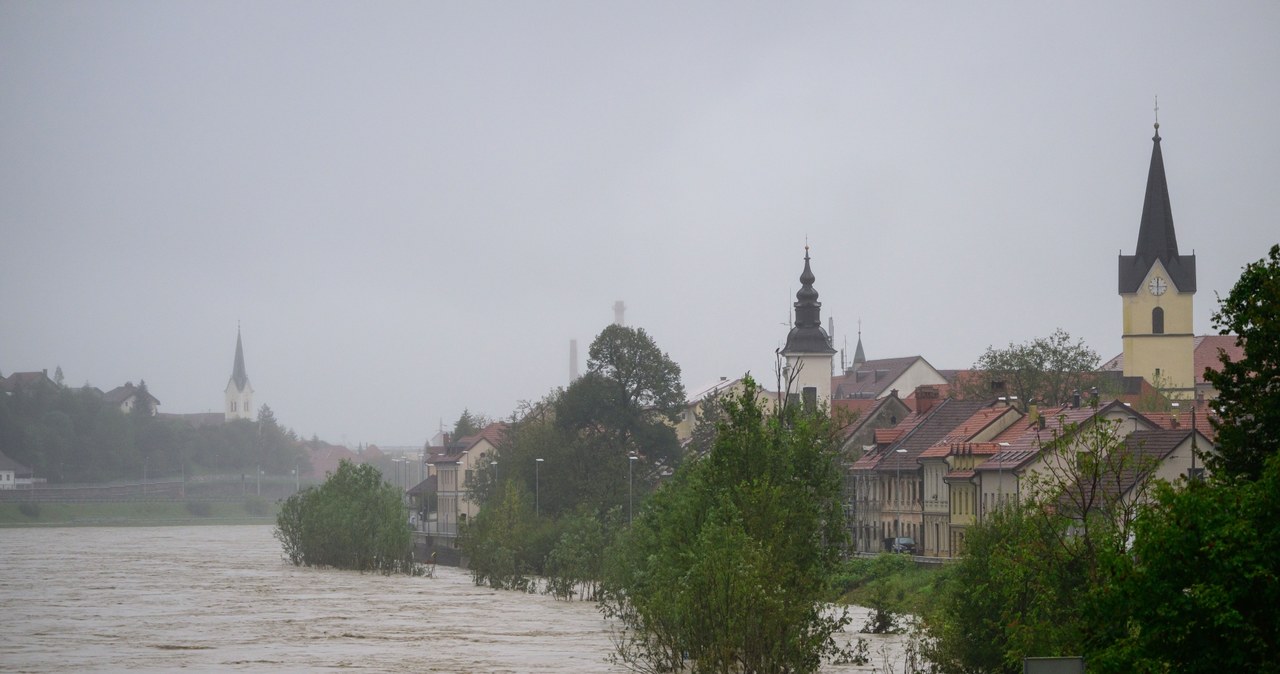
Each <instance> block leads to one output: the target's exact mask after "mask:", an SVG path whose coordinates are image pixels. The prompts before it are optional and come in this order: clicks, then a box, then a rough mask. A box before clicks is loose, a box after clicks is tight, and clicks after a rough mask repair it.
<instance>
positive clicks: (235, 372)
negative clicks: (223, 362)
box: [231, 326, 249, 389]
mask: <svg viewBox="0 0 1280 674" xmlns="http://www.w3.org/2000/svg"><path fill="white" fill-rule="evenodd" d="M231 381H233V382H235V384H236V388H238V389H243V388H244V386H245V384H248V383H249V375H248V374H246V373H245V371H244V344H243V343H242V342H241V341H240V328H239V327H238V326H237V327H236V361H235V364H234V365H233V366H232V367H231Z"/></svg>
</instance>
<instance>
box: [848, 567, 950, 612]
mask: <svg viewBox="0 0 1280 674" xmlns="http://www.w3.org/2000/svg"><path fill="white" fill-rule="evenodd" d="M946 576H947V567H946V566H943V565H935V564H917V563H915V562H914V561H913V560H912V559H911V558H910V557H908V556H906V555H895V554H891V553H884V554H882V555H879V556H876V557H858V558H854V559H850V560H848V561H846V562H845V563H844V565H843V568H841V570H840V573H839V574H838V575H837V577H836V589H837V592H838V593H839V594H840V598H839V600H838V601H839V603H841V604H848V605H857V606H867V607H870V608H872V609H873V610H877V609H879V610H883V611H888V612H890V613H893V614H897V615H907V614H910V615H917V616H923V615H926V614H928V612H929V610H930V608H931V607H932V605H933V602H934V601H935V598H936V596H937V593H938V589H939V587H940V586H941V584H942V583H943V582H945V581H946Z"/></svg>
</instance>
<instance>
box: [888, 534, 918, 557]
mask: <svg viewBox="0 0 1280 674" xmlns="http://www.w3.org/2000/svg"><path fill="white" fill-rule="evenodd" d="M889 552H901V553H903V554H906V555H914V554H916V542H915V541H913V540H911V539H910V538H905V537H898V538H890V539H889Z"/></svg>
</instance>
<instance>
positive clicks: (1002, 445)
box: [996, 442, 1011, 505]
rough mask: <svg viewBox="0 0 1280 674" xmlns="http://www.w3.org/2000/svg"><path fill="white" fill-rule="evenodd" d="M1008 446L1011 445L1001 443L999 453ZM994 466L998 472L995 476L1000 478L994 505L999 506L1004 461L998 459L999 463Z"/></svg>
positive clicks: (1002, 493)
mask: <svg viewBox="0 0 1280 674" xmlns="http://www.w3.org/2000/svg"><path fill="white" fill-rule="evenodd" d="M1010 446H1011V445H1010V444H1009V443H1007V442H1001V443H1000V451H1004V450H1006V449H1008V448H1009V447H1010ZM996 466H997V471H998V472H997V475H999V476H1000V480H999V482H998V483H997V484H996V505H999V504H1000V501H1001V500H1002V499H1003V498H1004V459H1000V462H999V463H997V464H996Z"/></svg>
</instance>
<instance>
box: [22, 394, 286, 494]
mask: <svg viewBox="0 0 1280 674" xmlns="http://www.w3.org/2000/svg"><path fill="white" fill-rule="evenodd" d="M138 391H139V392H140V393H139V395H138V399H140V400H146V399H148V396H147V391H146V384H145V383H143V384H141V385H140V386H139V387H138ZM151 412H152V411H151V409H150V408H149V407H148V406H147V405H145V404H138V405H135V406H134V407H133V409H132V410H130V411H128V412H125V411H122V410H121V409H120V407H119V406H118V405H115V404H112V403H110V402H108V401H106V400H104V399H103V397H102V395H101V394H100V393H99V392H97V391H96V390H94V389H91V388H88V387H85V388H70V387H66V386H61V385H53V386H50V385H48V384H45V385H36V386H29V387H18V388H17V389H16V390H14V391H12V392H10V393H9V394H8V395H0V447H4V451H5V454H7V455H8V456H9V457H10V458H12V459H13V460H14V461H17V462H19V463H21V464H23V465H25V466H28V467H29V468H31V469H32V470H33V471H34V473H35V475H36V476H37V477H42V478H45V479H47V480H48V481H49V482H50V483H92V482H105V481H113V480H127V481H136V480H139V479H143V478H144V477H146V478H148V479H154V478H157V477H161V478H172V477H178V476H181V475H183V474H188V475H190V474H193V473H246V472H253V471H256V470H259V469H261V470H263V471H265V472H267V473H268V474H277V475H278V474H288V473H289V472H290V471H292V470H294V469H296V468H299V467H301V468H302V469H303V470H304V472H305V470H309V469H310V463H309V461H308V460H307V455H306V452H305V451H303V449H302V445H301V443H300V442H299V440H298V437H297V435H296V434H295V433H294V432H293V431H292V430H290V429H288V428H285V427H283V426H281V425H280V424H279V423H278V422H277V421H276V418H275V414H274V413H273V412H272V411H271V408H270V407H268V406H266V405H263V406H262V408H261V409H260V410H259V412H258V418H257V420H252V421H251V420H236V421H228V422H225V423H218V424H209V425H204V426H198V427H193V426H192V425H190V424H188V423H187V422H185V421H183V420H182V419H180V418H174V417H165V416H153V415H152V413H151Z"/></svg>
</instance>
